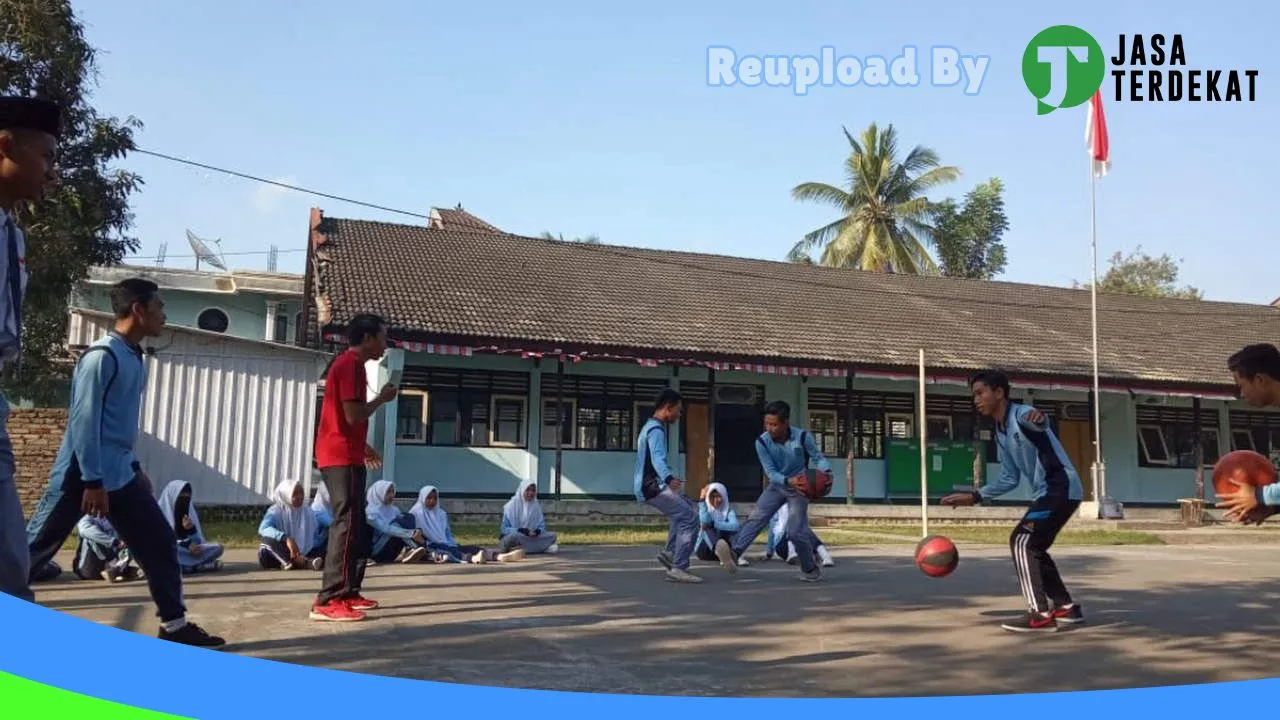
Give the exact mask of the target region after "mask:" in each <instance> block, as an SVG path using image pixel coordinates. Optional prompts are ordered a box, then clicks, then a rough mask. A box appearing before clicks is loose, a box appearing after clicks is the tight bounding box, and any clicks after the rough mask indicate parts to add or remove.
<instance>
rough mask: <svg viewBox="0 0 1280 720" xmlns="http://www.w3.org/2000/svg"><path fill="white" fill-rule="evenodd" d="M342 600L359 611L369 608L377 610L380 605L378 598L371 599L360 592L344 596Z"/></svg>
mask: <svg viewBox="0 0 1280 720" xmlns="http://www.w3.org/2000/svg"><path fill="white" fill-rule="evenodd" d="M342 602H344V603H346V605H347V607H349V608H351V609H352V610H355V611H357V612H362V611H367V610H377V609H378V607H379V604H378V601H377V600H370V599H369V598H366V597H364V596H363V595H361V594H360V593H356V594H355V595H348V596H346V597H344V598H342Z"/></svg>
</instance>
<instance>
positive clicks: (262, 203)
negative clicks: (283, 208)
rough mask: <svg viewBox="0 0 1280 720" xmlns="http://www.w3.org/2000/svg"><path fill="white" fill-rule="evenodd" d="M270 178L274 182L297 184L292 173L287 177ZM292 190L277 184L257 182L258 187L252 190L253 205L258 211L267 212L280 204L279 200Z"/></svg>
mask: <svg viewBox="0 0 1280 720" xmlns="http://www.w3.org/2000/svg"><path fill="white" fill-rule="evenodd" d="M272 180H274V181H275V182H280V183H286V184H288V185H297V184H298V180H297V178H295V177H293V176H292V175H290V176H288V177H277V178H272ZM293 192H294V191H293V190H288V189H286V188H282V187H280V186H279V185H268V184H267V183H258V189H257V190H254V191H253V201H252V202H253V207H254V209H255V210H257V211H258V212H260V213H269V212H271V211H273V210H275V209H276V208H277V207H279V206H280V201H281V199H283V198H284V196H285V195H287V194H291V193H293Z"/></svg>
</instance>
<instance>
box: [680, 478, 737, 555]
mask: <svg viewBox="0 0 1280 720" xmlns="http://www.w3.org/2000/svg"><path fill="white" fill-rule="evenodd" d="M698 524H699V525H700V526H701V527H700V529H699V531H698V539H697V540H696V541H695V542H694V545H693V553H694V555H697V556H698V559H699V560H702V561H703V562H717V561H718V560H719V558H718V557H716V545H717V544H719V543H720V542H721V541H723V542H725V543H727V544H728V545H729V546H730V547H732V546H733V537H734V535H736V534H737V532H738V528H740V527H742V526H741V524H740V523H739V522H738V514H737V513H735V512H734V511H733V508H732V507H730V505H729V491H728V489H726V488H725V486H724V485H723V484H721V483H711V484H710V485H708V486H706V487H705V488H703V489H702V502H701V503H699V504H698ZM738 565H740V566H742V567H746V566H747V565H748V563H747V559H746V557H745V556H744V557H740V558H738Z"/></svg>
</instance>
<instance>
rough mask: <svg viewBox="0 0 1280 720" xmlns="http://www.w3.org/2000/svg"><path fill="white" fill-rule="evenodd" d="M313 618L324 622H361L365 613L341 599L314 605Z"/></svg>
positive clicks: (312, 609)
mask: <svg viewBox="0 0 1280 720" xmlns="http://www.w3.org/2000/svg"><path fill="white" fill-rule="evenodd" d="M311 619H312V620H319V621H323V622H359V621H361V620H363V619H364V613H362V612H360V611H359V610H356V609H354V608H352V607H350V606H349V605H347V604H346V603H345V602H342V601H341V600H330V601H329V602H327V603H325V604H324V605H312V606H311Z"/></svg>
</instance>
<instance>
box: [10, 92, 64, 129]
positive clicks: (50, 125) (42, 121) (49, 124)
mask: <svg viewBox="0 0 1280 720" xmlns="http://www.w3.org/2000/svg"><path fill="white" fill-rule="evenodd" d="M0 130H35V131H38V132H43V133H48V134H49V135H52V136H54V137H55V138H56V137H58V136H60V135H61V134H62V110H61V108H59V107H58V106H57V105H56V104H55V103H52V102H49V101H48V100H39V99H36V98H25V97H12V96H0Z"/></svg>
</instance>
